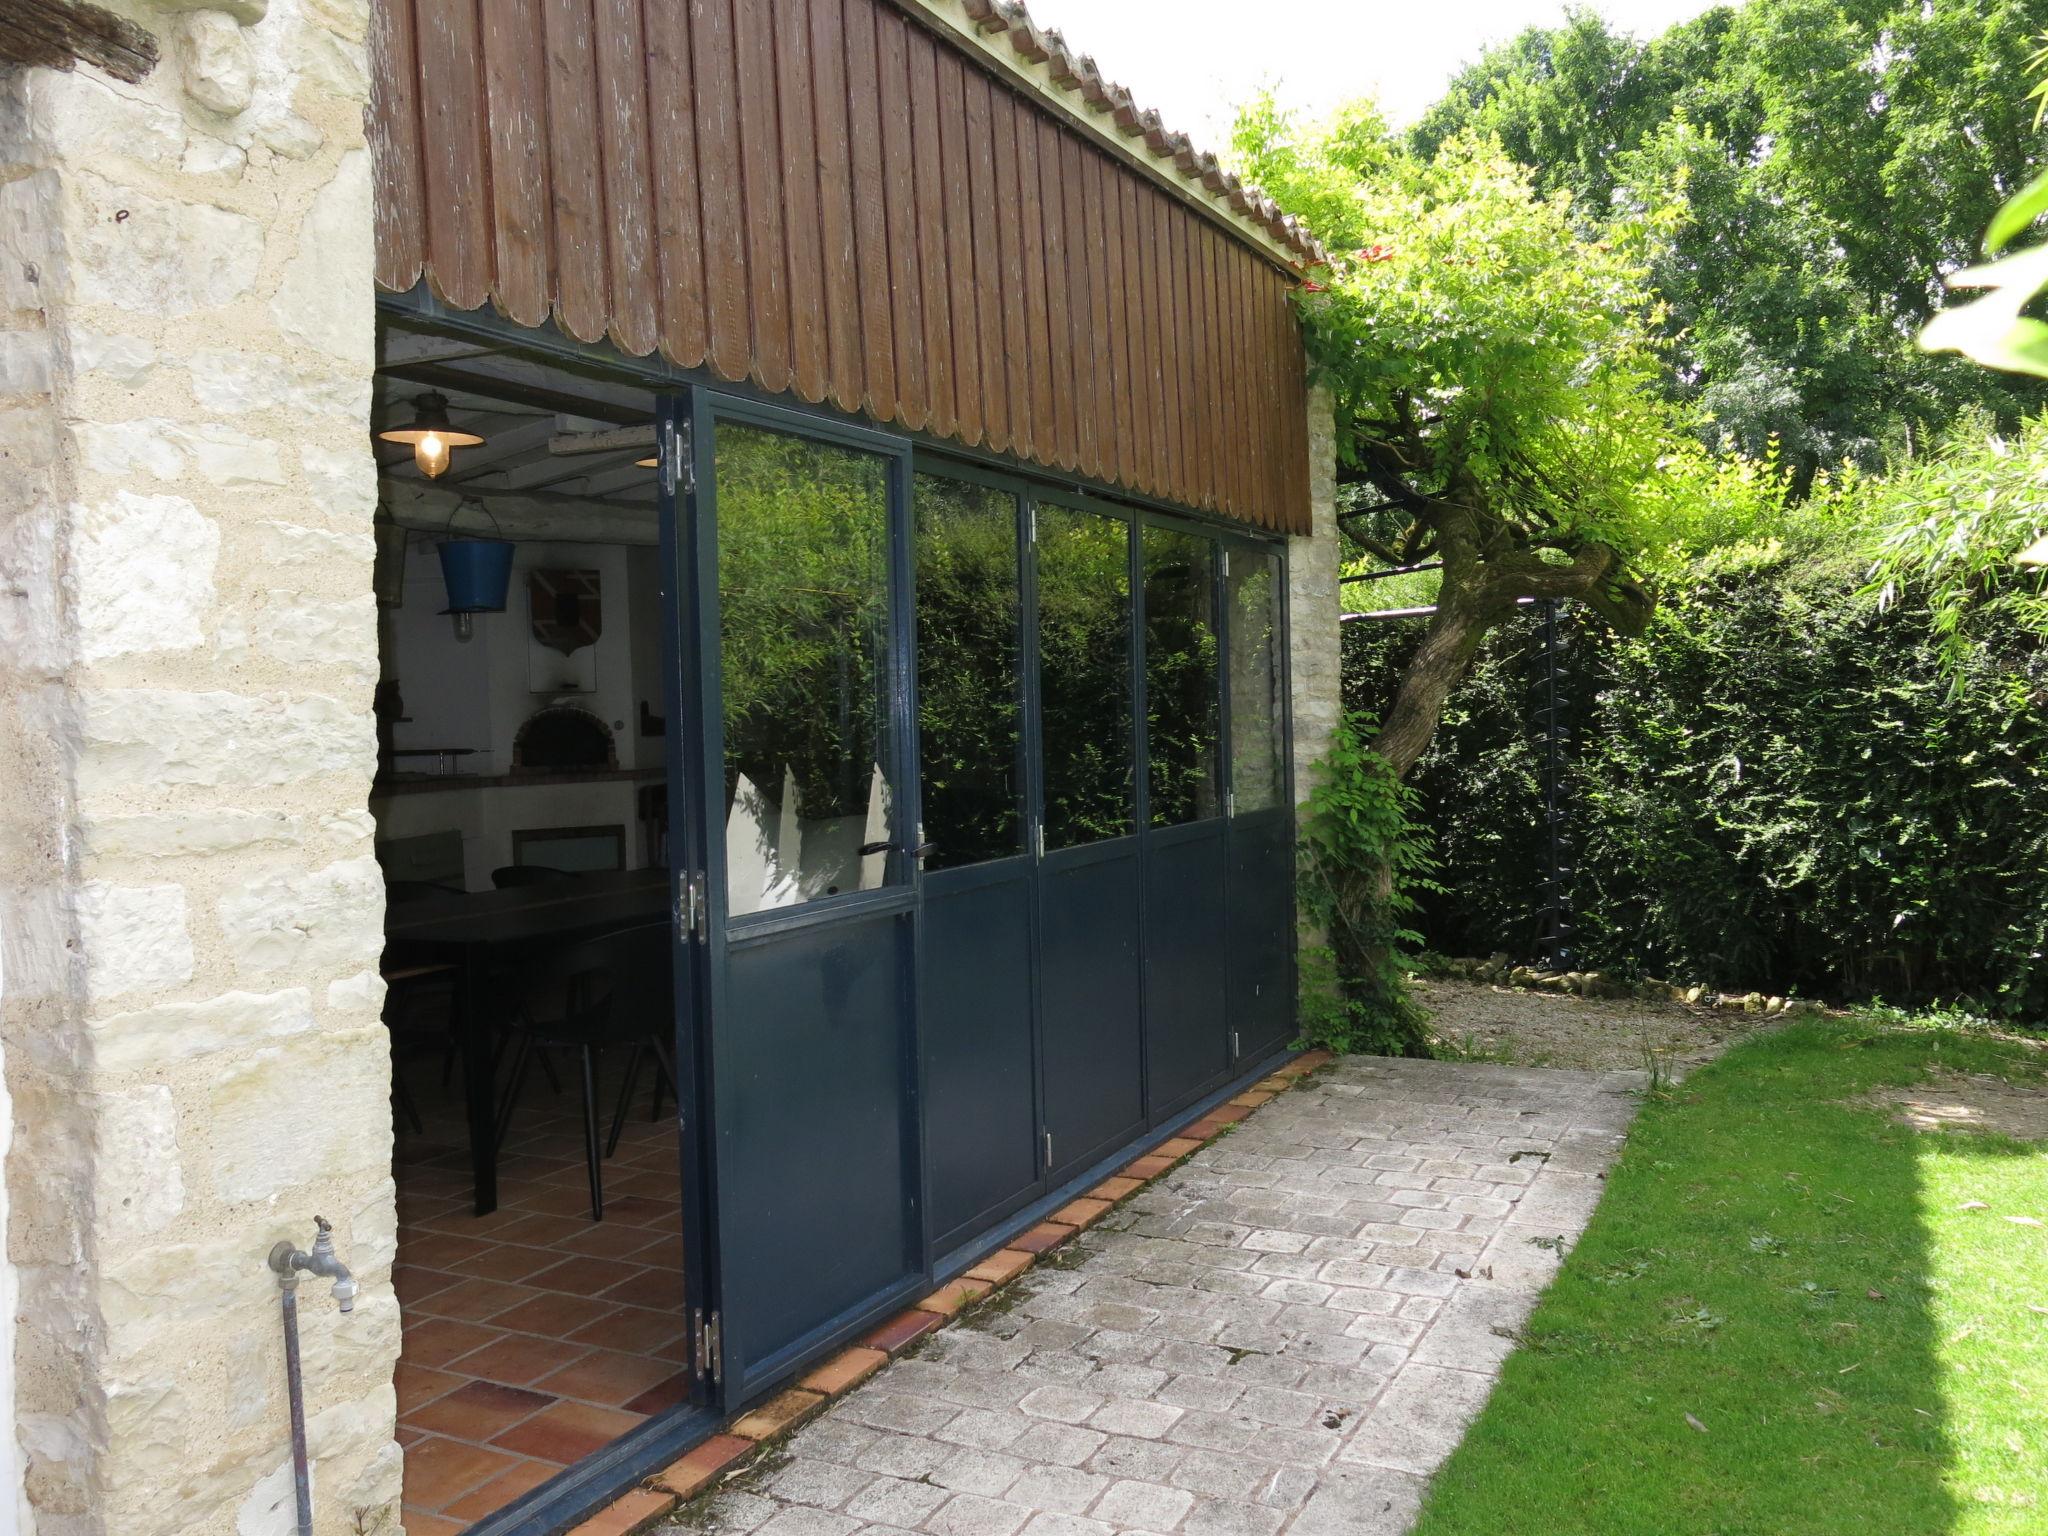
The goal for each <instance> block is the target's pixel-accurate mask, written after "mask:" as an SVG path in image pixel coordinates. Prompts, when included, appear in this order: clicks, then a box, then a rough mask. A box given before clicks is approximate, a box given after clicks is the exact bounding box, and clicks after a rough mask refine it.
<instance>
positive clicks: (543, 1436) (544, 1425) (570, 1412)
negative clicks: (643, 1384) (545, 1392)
mask: <svg viewBox="0 0 2048 1536" xmlns="http://www.w3.org/2000/svg"><path fill="white" fill-rule="evenodd" d="M643 1419H644V1415H642V1414H637V1413H625V1412H622V1411H620V1410H619V1409H617V1408H597V1407H593V1406H592V1405H591V1404H589V1403H556V1404H555V1406H554V1407H552V1408H548V1409H544V1410H542V1411H541V1412H539V1413H537V1414H535V1415H534V1416H533V1417H532V1418H530V1419H528V1420H526V1421H525V1422H524V1423H523V1424H516V1425H514V1426H513V1427H512V1428H511V1429H508V1430H506V1431H505V1432H504V1433H503V1434H502V1435H498V1436H496V1437H495V1438H494V1439H493V1441H492V1444H493V1445H495V1446H497V1447H498V1448H499V1449H500V1450H506V1451H516V1452H518V1453H519V1454H520V1455H522V1456H537V1457H539V1458H540V1459H541V1460H542V1461H559V1462H561V1463H563V1464H564V1465H566V1464H568V1463H569V1462H572V1461H581V1460H582V1459H583V1458H584V1457H585V1456H588V1455H589V1454H590V1453H591V1452H592V1451H595V1450H600V1449H602V1448H603V1447H605V1446H607V1445H609V1444H611V1443H612V1441H614V1440H616V1439H618V1438H619V1436H621V1435H623V1434H624V1433H625V1432H626V1431H627V1430H629V1429H631V1428H633V1426H634V1425H636V1424H639V1423H641V1422H643Z"/></svg>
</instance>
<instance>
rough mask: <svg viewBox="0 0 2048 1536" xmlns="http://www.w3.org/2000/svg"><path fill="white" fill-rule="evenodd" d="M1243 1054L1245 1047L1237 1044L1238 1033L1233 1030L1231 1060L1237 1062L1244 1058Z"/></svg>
mask: <svg viewBox="0 0 2048 1536" xmlns="http://www.w3.org/2000/svg"><path fill="white" fill-rule="evenodd" d="M1243 1054H1244V1047H1243V1046H1241V1045H1239V1044H1238V1043H1237V1031H1236V1030H1234V1029H1233V1030H1232V1031H1231V1032H1230V1059H1231V1060H1232V1061H1235V1060H1236V1059H1237V1058H1238V1057H1240V1056H1242V1055H1243Z"/></svg>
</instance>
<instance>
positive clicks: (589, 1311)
mask: <svg viewBox="0 0 2048 1536" xmlns="http://www.w3.org/2000/svg"><path fill="white" fill-rule="evenodd" d="M615 1310H617V1304H616V1303H615V1302H609V1301H601V1300H599V1299H597V1298H596V1297H592V1296H570V1295H566V1294H564V1293H563V1292H560V1291H543V1292H541V1294H540V1295H538V1296H536V1297H534V1298H533V1300H531V1301H522V1302H521V1303H520V1304H519V1305H518V1306H516V1307H514V1308H513V1309H512V1310H511V1311H509V1312H504V1313H500V1314H499V1315H498V1316H497V1317H496V1318H495V1319H493V1321H494V1322H495V1323H496V1325H497V1326H498V1327H500V1328H509V1329H511V1330H512V1331H513V1332H514V1333H538V1334H541V1335H543V1336H544V1337H546V1338H550V1339H567V1338H573V1337H575V1335H576V1332H577V1330H579V1329H582V1328H587V1327H589V1326H590V1325H591V1324H592V1323H594V1322H596V1321H597V1320H598V1319H599V1318H601V1317H604V1316H605V1315H607V1314H608V1313H610V1312H613V1311H615Z"/></svg>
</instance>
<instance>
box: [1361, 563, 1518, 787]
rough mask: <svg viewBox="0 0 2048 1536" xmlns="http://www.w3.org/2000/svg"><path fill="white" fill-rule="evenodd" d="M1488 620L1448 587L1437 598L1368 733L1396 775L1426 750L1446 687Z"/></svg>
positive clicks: (1454, 681) (1467, 661)
mask: <svg viewBox="0 0 2048 1536" xmlns="http://www.w3.org/2000/svg"><path fill="white" fill-rule="evenodd" d="M1493 622H1494V621H1493V619H1492V617H1491V616H1489V615H1488V613H1487V612H1486V610H1485V608H1484V607H1483V606H1482V605H1481V604H1479V603H1475V602H1473V601H1471V600H1470V599H1465V600H1460V599H1458V598H1455V597H1453V596H1452V595H1451V594H1450V593H1448V592H1445V593H1443V594H1441V595H1440V596H1439V597H1438V599H1437V611H1436V615H1435V617H1433V618H1432V619H1431V620H1430V621H1429V630H1428V632H1427V633H1426V634H1424V635H1423V637H1422V645H1421V646H1420V648H1418V649H1417V650H1416V652H1415V659H1414V660H1413V661H1411V662H1409V663H1408V670H1407V672H1406V673H1404V674H1403V675H1402V678H1401V691H1400V692H1399V693H1397V694H1396V695H1395V696H1394V704H1393V707H1392V708H1391V709H1389V710H1388V711H1387V718H1386V719H1385V720H1383V721H1381V722H1380V733H1379V735H1378V736H1376V737H1374V738H1373V744H1372V745H1373V750H1374V751H1375V752H1377V753H1379V755H1380V756H1381V757H1384V758H1385V759H1386V760H1387V761H1388V762H1389V763H1390V764H1392V765H1393V769H1394V777H1395V778H1397V779H1405V778H1407V777H1408V770H1409V769H1411V768H1413V767H1414V766H1415V764H1416V763H1417V762H1418V761H1420V759H1421V757H1422V754H1423V753H1424V752H1425V751H1427V750H1428V748H1429V741H1430V738H1431V737H1432V736H1434V735H1435V734H1436V727H1437V722H1438V721H1439V720H1441V719H1442V718H1443V713H1444V705H1445V703H1446V702H1447V701H1448V700H1449V699H1450V696H1451V690H1452V689H1454V688H1456V687H1457V686H1458V683H1459V681H1460V680H1461V679H1462V678H1463V677H1464V676H1465V669H1466V668H1467V667H1468V666H1469V665H1471V662H1472V657H1473V655H1474V654H1475V653H1476V652H1477V651H1478V649H1479V642H1480V641H1482V640H1484V639H1485V638H1486V632H1487V631H1488V630H1489V629H1491V628H1492V627H1493Z"/></svg>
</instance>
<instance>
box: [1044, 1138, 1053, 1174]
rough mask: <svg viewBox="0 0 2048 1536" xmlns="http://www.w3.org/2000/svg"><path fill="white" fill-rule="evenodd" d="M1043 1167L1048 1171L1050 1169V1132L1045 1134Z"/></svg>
mask: <svg viewBox="0 0 2048 1536" xmlns="http://www.w3.org/2000/svg"><path fill="white" fill-rule="evenodd" d="M1045 1166H1046V1167H1047V1168H1048V1169H1050V1168H1051V1167H1052V1132H1051V1131H1047V1132H1046V1133H1045Z"/></svg>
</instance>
